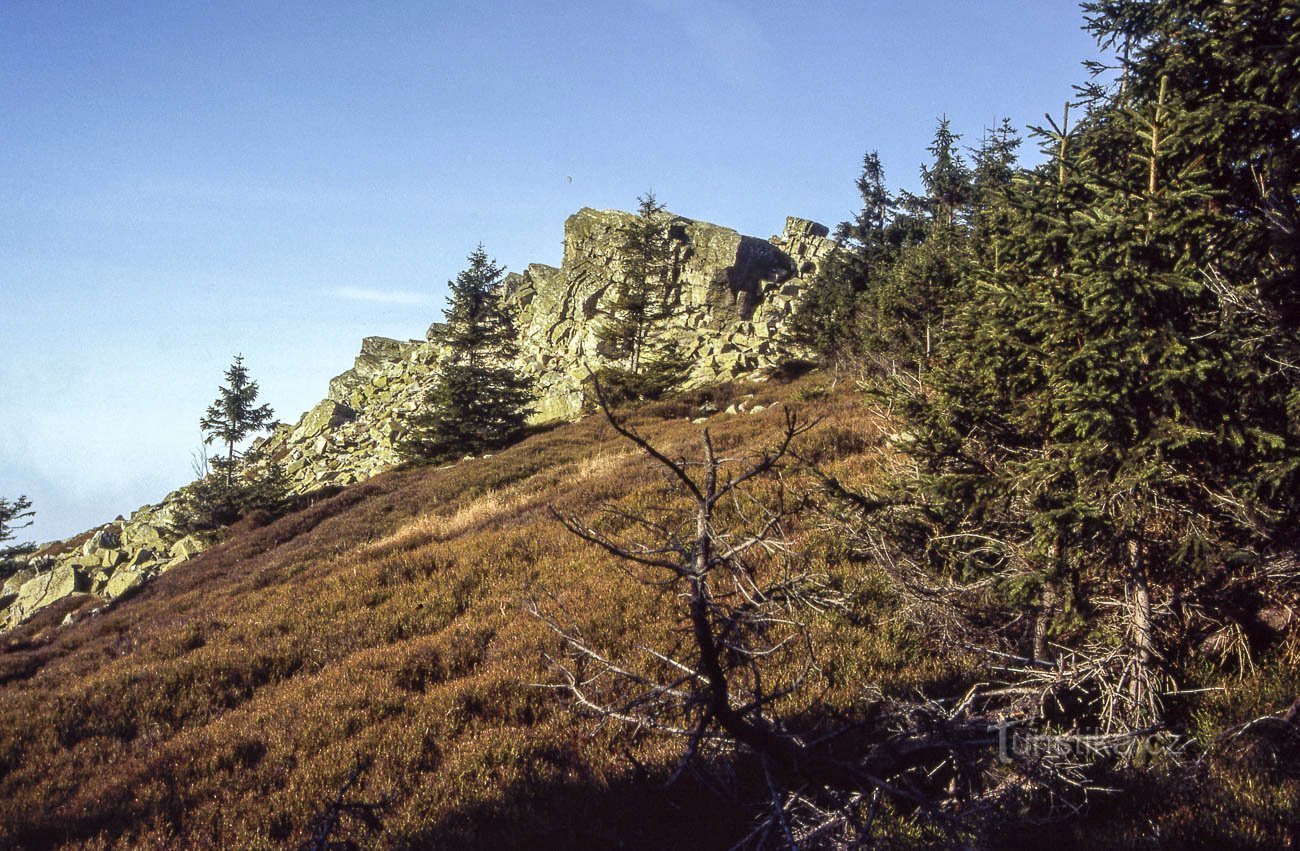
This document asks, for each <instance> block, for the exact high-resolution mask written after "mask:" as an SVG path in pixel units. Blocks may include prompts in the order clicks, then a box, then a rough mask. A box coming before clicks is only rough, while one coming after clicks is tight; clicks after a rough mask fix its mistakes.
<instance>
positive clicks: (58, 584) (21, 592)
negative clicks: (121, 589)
mask: <svg viewBox="0 0 1300 851" xmlns="http://www.w3.org/2000/svg"><path fill="white" fill-rule="evenodd" d="M89 587H90V582H89V580H88V578H87V576H86V574H85V573H84V572H82V571H81V570H80V569H79V568H76V567H73V566H71V565H59V566H57V567H55V568H54V569H53V570H49V571H46V572H43V573H39V574H37V575H36V576H33V577H32V578H31V579H28V580H27V581H26V582H24V583H23V584H22V587H21V588H19V589H18V598H17V599H16V600H15V601H14V602H13V603H12V604H11V605H10V607H9V608H10V611H11V612H14V613H17V615H18V617H20V618H26V617H28V616H30V615H31V613H32V612H35V611H38V610H39V609H43V608H45V607H46V606H49V605H53V604H54V603H57V602H58V601H59V600H62V599H63V598H64V597H66V596H68V595H69V594H75V593H77V592H78V591H85V590H86V589H87V588H89Z"/></svg>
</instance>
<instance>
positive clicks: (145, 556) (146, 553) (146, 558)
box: [124, 547, 158, 569]
mask: <svg viewBox="0 0 1300 851" xmlns="http://www.w3.org/2000/svg"><path fill="white" fill-rule="evenodd" d="M157 559H158V556H157V555H156V554H155V553H154V551H153V550H151V549H149V548H148V547H145V548H143V549H139V550H136V551H135V552H133V553H131V557H130V558H128V559H127V560H126V564H125V565H124V567H126V568H129V569H134V568H139V567H141V566H142V565H146V564H149V563H150V562H152V561H157Z"/></svg>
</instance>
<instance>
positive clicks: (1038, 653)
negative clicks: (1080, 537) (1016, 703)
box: [1033, 535, 1062, 662]
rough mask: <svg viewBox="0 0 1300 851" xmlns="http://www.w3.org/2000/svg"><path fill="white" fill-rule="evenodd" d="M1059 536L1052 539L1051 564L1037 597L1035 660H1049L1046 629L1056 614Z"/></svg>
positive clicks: (1059, 564) (1058, 576) (1059, 555)
mask: <svg viewBox="0 0 1300 851" xmlns="http://www.w3.org/2000/svg"><path fill="white" fill-rule="evenodd" d="M1061 549H1062V548H1061V536H1060V535H1057V536H1056V538H1055V539H1054V540H1053V541H1052V565H1051V569H1050V570H1049V571H1048V574H1047V576H1045V577H1044V578H1043V590H1042V592H1041V594H1040V595H1039V598H1038V614H1037V617H1036V618H1035V620H1034V649H1033V657H1034V661H1035V662H1050V661H1051V660H1050V659H1049V658H1048V655H1049V653H1048V650H1047V630H1048V627H1050V626H1051V624H1052V618H1053V617H1054V616H1055V615H1056V601H1057V596H1058V593H1057V588H1056V585H1057V582H1058V581H1059V579H1060V577H1061V573H1062V571H1061Z"/></svg>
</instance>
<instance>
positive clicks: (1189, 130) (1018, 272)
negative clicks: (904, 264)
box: [895, 2, 1300, 723]
mask: <svg viewBox="0 0 1300 851" xmlns="http://www.w3.org/2000/svg"><path fill="white" fill-rule="evenodd" d="M1267 5H1268V4H1265V3H1242V4H1232V5H1231V11H1225V9H1224V8H1223V7H1220V6H1218V5H1213V4H1211V5H1206V4H1191V3H1180V2H1170V3H1162V2H1155V3H1142V4H1129V3H1111V4H1092V5H1091V11H1092V12H1093V13H1094V15H1095V17H1094V18H1093V27H1094V29H1095V31H1097V32H1099V33H1110V34H1112V35H1114V36H1115V37H1119V36H1120V35H1123V36H1124V37H1125V38H1126V39H1127V40H1128V46H1129V48H1130V55H1131V56H1132V57H1133V60H1132V62H1131V63H1129V64H1127V65H1126V66H1125V68H1124V69H1123V70H1124V74H1123V76H1122V78H1121V79H1122V85H1120V86H1119V87H1117V88H1116V89H1114V90H1099V89H1092V90H1090V91H1089V92H1088V94H1089V95H1090V98H1089V102H1088V104H1087V105H1088V107H1089V108H1088V110H1087V112H1086V114H1085V117H1084V120H1083V121H1082V122H1081V123H1080V124H1079V126H1078V127H1077V128H1073V129H1072V128H1070V127H1069V126H1068V124H1067V122H1065V121H1062V122H1061V124H1060V125H1056V124H1054V123H1053V124H1052V126H1051V128H1050V129H1047V130H1044V131H1042V133H1043V137H1044V142H1045V145H1046V148H1047V150H1048V152H1049V153H1050V154H1051V156H1052V160H1051V161H1050V162H1049V163H1047V164H1045V165H1044V166H1043V167H1040V168H1039V169H1037V170H1036V171H1035V173H1034V174H1033V175H1032V176H1029V177H1028V178H1027V179H1025V180H1024V181H1020V182H1017V185H1016V187H1015V188H1014V189H1013V190H1012V191H1010V192H1009V193H1008V194H1007V206H1006V207H1005V208H1004V209H1003V211H1002V213H1000V215H1001V216H1003V219H1002V221H1000V222H998V224H997V228H996V239H997V250H996V251H990V250H987V247H981V250H980V251H977V252H976V256H977V257H978V258H979V263H978V265H977V266H975V267H973V268H972V270H971V271H969V272H968V273H967V278H968V280H969V285H967V286H964V287H963V292H964V294H965V298H966V300H965V301H964V302H963V303H961V304H959V305H957V306H956V309H954V310H953V311H952V313H951V316H950V320H951V325H952V333H951V334H950V335H949V336H948V338H947V339H945V340H944V341H943V344H942V348H943V353H942V357H940V358H939V359H937V362H936V367H935V371H934V372H933V373H932V375H931V380H930V384H929V387H928V391H927V392H926V393H925V394H922V395H920V396H913V397H911V398H910V399H909V400H907V403H906V404H905V405H902V406H901V409H902V410H905V411H906V412H907V419H908V424H907V428H908V431H909V433H910V434H911V435H913V437H914V438H915V439H914V441H913V442H912V443H910V444H909V451H910V452H911V453H912V455H913V456H914V458H915V460H916V461H917V462H918V463H917V464H916V466H915V467H914V470H915V471H916V475H914V476H912V477H910V478H907V479H906V480H904V481H900V482H899V483H898V486H899V492H900V495H899V496H898V499H897V502H900V503H902V502H906V503H909V504H912V505H915V506H918V508H919V510H918V511H916V512H914V513H911V514H909V515H908V516H909V517H910V520H909V521H908V522H907V523H904V524H902V526H900V527H899V529H898V530H897V534H896V535H895V540H896V541H898V542H900V544H901V545H908V542H911V544H912V545H915V544H916V542H918V541H923V542H925V543H924V547H925V551H926V553H927V558H928V559H929V560H930V562H931V563H932V564H934V565H935V566H936V567H938V568H940V569H942V570H945V571H949V572H951V573H953V574H957V575H966V576H970V575H972V572H973V573H975V574H981V573H983V574H991V575H999V576H1003V577H1007V576H1008V575H1009V572H1010V573H1016V574H1017V575H1018V576H1019V580H1017V581H1022V583H1023V584H1022V588H1024V589H1026V590H1028V591H1029V595H1028V596H1027V597H1021V598H1020V604H1021V605H1026V606H1028V608H1029V609H1031V610H1032V612H1033V613H1034V614H1035V615H1036V616H1037V617H1036V619H1037V621H1038V627H1037V628H1036V629H1035V631H1034V636H1033V638H1034V650H1035V652H1036V655H1038V654H1041V653H1042V651H1043V646H1044V643H1045V642H1044V640H1043V639H1044V637H1045V635H1046V633H1047V632H1048V631H1049V630H1050V628H1051V621H1052V620H1053V617H1054V611H1058V610H1059V609H1060V607H1061V606H1062V605H1068V606H1070V607H1073V608H1074V609H1075V610H1076V611H1083V612H1086V611H1087V600H1085V599H1079V598H1078V595H1079V594H1083V595H1085V596H1086V595H1088V594H1089V593H1090V591H1089V589H1091V593H1092V594H1097V595H1103V596H1111V597H1118V596H1122V597H1123V599H1125V600H1126V601H1127V602H1126V606H1127V615H1126V618H1125V622H1124V625H1123V630H1124V634H1123V636H1122V637H1123V638H1124V640H1125V641H1126V642H1127V647H1128V648H1129V651H1130V655H1129V660H1130V665H1131V669H1130V670H1129V671H1128V672H1127V673H1126V674H1125V675H1124V676H1125V677H1126V679H1127V681H1128V682H1130V683H1132V684H1133V686H1132V688H1131V690H1130V693H1129V695H1128V699H1129V700H1130V704H1129V707H1128V715H1129V718H1130V721H1131V722H1132V723H1147V722H1149V721H1151V720H1152V719H1153V718H1154V717H1156V716H1158V715H1159V713H1160V700H1159V697H1158V694H1157V691H1156V680H1155V678H1154V669H1155V668H1156V667H1157V662H1158V659H1159V656H1160V653H1161V647H1160V640H1159V626H1158V623H1157V620H1158V619H1157V615H1156V612H1157V610H1158V604H1159V603H1161V602H1166V603H1168V602H1171V601H1173V600H1176V599H1180V598H1183V597H1186V596H1188V595H1193V596H1195V595H1201V594H1202V593H1203V592H1204V593H1206V594H1208V593H1210V592H1209V591H1205V590H1204V589H1207V588H1209V587H1211V583H1212V582H1214V581H1217V582H1223V581H1224V578H1223V574H1224V572H1225V571H1231V570H1233V569H1234V568H1233V567H1232V566H1234V565H1236V566H1246V567H1245V568H1241V569H1244V570H1245V571H1246V572H1245V573H1242V574H1240V576H1241V577H1242V581H1246V578H1247V577H1249V576H1250V575H1251V574H1250V573H1249V566H1250V565H1252V564H1255V565H1257V564H1259V563H1260V562H1261V561H1262V560H1264V559H1268V558H1270V557H1272V555H1274V554H1277V553H1279V552H1286V551H1288V549H1291V548H1294V547H1295V546H1296V545H1297V538H1298V537H1300V536H1298V534H1297V531H1296V530H1297V523H1296V520H1297V510H1298V508H1300V480H1298V479H1297V474H1298V471H1300V434H1298V433H1297V416H1296V413H1297V411H1298V410H1300V406H1297V398H1300V397H1298V396H1297V389H1296V388H1297V386H1298V382H1297V377H1298V376H1300V358H1298V357H1297V342H1296V339H1297V338H1296V334H1295V331H1294V327H1293V326H1290V325H1289V324H1288V322H1289V319H1288V312H1287V308H1286V307H1285V306H1283V305H1281V304H1279V303H1277V301H1276V299H1277V293H1279V292H1282V291H1284V289H1285V288H1286V287H1288V286H1293V285H1294V281H1295V271H1296V270H1295V260H1294V253H1289V252H1288V250H1287V246H1286V243H1285V240H1279V233H1280V232H1284V231H1286V230H1287V228H1288V227H1290V226H1289V225H1287V224H1286V221H1287V217H1288V216H1289V215H1290V213H1289V212H1288V209H1289V207H1288V204H1289V202H1288V201H1287V200H1286V199H1285V198H1283V197H1280V196H1278V195H1277V193H1268V192H1265V191H1263V189H1262V188H1261V186H1260V185H1259V184H1260V183H1263V184H1267V183H1268V182H1269V179H1264V180H1263V181H1259V180H1257V181H1256V183H1257V185H1256V186H1255V187H1254V188H1251V185H1250V183H1249V182H1248V181H1246V180H1244V179H1243V178H1244V175H1246V174H1249V173H1253V174H1256V175H1260V174H1264V173H1265V172H1268V173H1269V174H1272V175H1274V176H1275V177H1274V178H1272V179H1276V175H1279V174H1282V173H1285V172H1286V171H1287V169H1289V168H1290V166H1289V165H1287V164H1285V162H1284V161H1285V160H1286V159H1288V158H1289V157H1290V156H1291V153H1292V152H1293V150H1294V148H1293V147H1291V148H1288V149H1287V152H1286V153H1283V154H1280V155H1274V156H1270V157H1265V155H1264V154H1263V153H1262V152H1263V150H1264V149H1265V148H1266V147H1267V146H1268V145H1270V144H1276V143H1277V141H1278V140H1279V139H1280V138H1281V137H1282V136H1285V135H1287V133H1290V134H1292V135H1293V136H1294V135H1295V134H1297V133H1298V132H1300V121H1298V120H1297V116H1298V114H1300V111H1297V109H1296V107H1295V98H1296V91H1295V89H1294V88H1292V89H1291V90H1289V91H1285V92H1284V91H1283V90H1282V89H1283V88H1284V87H1283V86H1281V85H1279V86H1278V87H1277V88H1272V89H1270V88H1269V86H1267V85H1264V86H1261V87H1260V88H1258V89H1256V90H1252V91H1249V92H1248V91H1247V90H1246V87H1245V86H1244V85H1242V84H1241V81H1240V80H1238V79H1237V78H1236V76H1235V75H1237V74H1241V75H1244V76H1246V77H1249V76H1250V72H1248V71H1247V70H1246V69H1247V68H1248V67H1249V66H1250V64H1251V63H1252V62H1253V61H1255V59H1256V58H1257V57H1255V56H1254V54H1253V53H1252V52H1251V51H1250V50H1242V51H1238V52H1234V51H1235V50H1236V48H1235V47H1234V45H1258V44H1260V43H1262V42H1265V41H1267V40H1268V39H1269V38H1271V37H1273V36H1276V35H1278V34H1277V33H1275V32H1274V33H1273V34H1272V36H1269V35H1267V33H1268V32H1269V30H1270V27H1273V26H1274V23H1273V18H1272V17H1271V16H1270V15H1269V14H1267V10H1266V9H1265V6H1267ZM1139 7H1140V8H1139ZM1243 31H1246V32H1243ZM1207 54H1213V57H1214V58H1213V60H1212V61H1210V62H1208V65H1207V63H1206V62H1203V61H1202V59H1203V58H1204V57H1205V56H1206V55H1207ZM1207 67H1208V68H1219V69H1220V70H1221V71H1222V76H1219V77H1211V76H1208V75H1207ZM1261 73H1262V79H1264V80H1266V81H1267V80H1273V79H1277V78H1278V76H1279V73H1278V72H1276V70H1275V69H1271V68H1270V69H1269V70H1268V71H1265V72H1261ZM1286 73H1287V72H1281V74H1280V76H1282V77H1285V74H1286ZM1179 80H1181V85H1185V86H1190V88H1186V89H1178V88H1176V86H1177V85H1179V83H1177V82H1176V81H1179ZM1223 92H1229V93H1235V96H1236V97H1239V98H1243V99H1245V100H1246V101H1247V102H1246V103H1240V102H1232V101H1229V102H1226V103H1225V102H1223V101H1222V99H1221V97H1222V95H1221V93H1223ZM1261 100H1262V101H1265V102H1268V103H1270V104H1271V106H1272V114H1271V118H1270V121H1269V122H1265V123H1263V124H1262V125H1261V126H1260V127H1259V129H1258V133H1257V134H1256V133H1255V132H1254V131H1252V130H1251V129H1250V128H1248V127H1246V126H1244V125H1238V126H1237V131H1238V132H1237V134H1236V135H1234V136H1233V137H1232V138H1226V137H1225V136H1224V135H1223V133H1222V132H1221V130H1220V129H1217V128H1214V127H1213V126H1212V124H1213V122H1212V121H1207V116H1219V117H1220V118H1221V119H1223V120H1228V119H1230V117H1231V116H1234V115H1237V114H1238V113H1239V112H1240V111H1242V110H1245V111H1246V112H1248V113H1250V112H1252V111H1253V110H1254V109H1256V108H1257V106H1258V103H1259V101H1261ZM1286 122H1289V124H1288V123H1286ZM1279 127H1284V128H1286V127H1289V130H1285V132H1283V131H1280V130H1279V129H1278V128H1279ZM1278 160H1281V161H1283V162H1282V164H1279V163H1278ZM1290 191H1292V193H1294V190H1290ZM1292 197H1294V195H1292ZM1215 576H1217V577H1218V579H1217V580H1214V579H1213V578H1212V577H1215ZM1066 592H1068V593H1069V594H1070V595H1071V596H1072V597H1074V599H1071V600H1062V599H1061V594H1063V593H1066ZM1199 599H1201V600H1207V599H1210V598H1207V597H1205V596H1200V597H1199Z"/></svg>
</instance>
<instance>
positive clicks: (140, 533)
mask: <svg viewBox="0 0 1300 851" xmlns="http://www.w3.org/2000/svg"><path fill="white" fill-rule="evenodd" d="M122 546H123V547H125V548H127V549H130V550H139V549H141V548H145V547H148V548H152V549H159V550H162V549H166V544H165V543H164V540H163V533H162V530H161V529H159V527H157V526H153V525H150V524H149V523H145V522H143V521H140V520H134V519H133V520H131V521H129V522H127V524H126V526H125V527H123V529H122Z"/></svg>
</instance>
